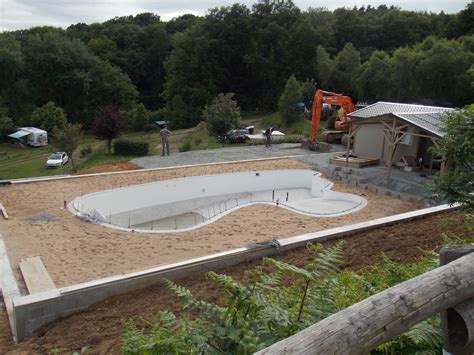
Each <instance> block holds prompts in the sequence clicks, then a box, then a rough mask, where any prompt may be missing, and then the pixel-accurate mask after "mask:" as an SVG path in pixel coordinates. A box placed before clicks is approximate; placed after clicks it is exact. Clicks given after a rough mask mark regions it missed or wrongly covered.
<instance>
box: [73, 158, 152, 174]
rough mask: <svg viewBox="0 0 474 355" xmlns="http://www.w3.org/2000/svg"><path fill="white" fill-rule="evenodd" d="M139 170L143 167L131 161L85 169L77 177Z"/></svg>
mask: <svg viewBox="0 0 474 355" xmlns="http://www.w3.org/2000/svg"><path fill="white" fill-rule="evenodd" d="M139 169H143V167H141V166H140V165H137V164H135V163H132V162H129V161H123V162H119V163H110V164H104V165H98V166H94V167H92V168H87V169H83V170H81V171H79V172H78V173H77V174H76V175H85V174H97V173H110V172H113V171H126V170H139Z"/></svg>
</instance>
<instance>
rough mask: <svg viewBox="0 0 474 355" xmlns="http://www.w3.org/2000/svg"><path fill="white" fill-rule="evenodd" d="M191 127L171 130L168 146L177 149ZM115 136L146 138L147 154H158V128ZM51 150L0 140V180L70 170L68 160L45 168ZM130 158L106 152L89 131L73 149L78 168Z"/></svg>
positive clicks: (159, 143) (61, 172) (54, 173)
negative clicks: (60, 164) (88, 151)
mask: <svg viewBox="0 0 474 355" xmlns="http://www.w3.org/2000/svg"><path fill="white" fill-rule="evenodd" d="M192 131H193V129H192V128H191V129H183V130H176V131H174V132H173V135H172V136H171V139H170V145H171V150H172V151H176V152H177V151H178V146H179V145H180V144H181V142H182V141H183V139H184V138H185V137H186V136H187V135H188V134H189V133H190V132H192ZM119 139H130V140H137V141H141V142H148V143H149V144H150V152H149V155H157V154H161V140H160V135H159V131H158V130H155V131H151V132H145V133H144V132H139V133H135V132H134V133H127V134H124V135H122V136H121V137H120V138H119ZM112 144H113V142H112ZM85 148H90V150H91V153H90V154H88V155H85V156H82V155H81V150H83V149H85ZM54 151H55V150H54V148H53V146H52V145H48V146H46V147H39V148H33V147H26V148H23V149H18V148H14V147H12V146H11V145H10V144H8V143H0V180H7V179H18V178H25V177H33V176H51V175H62V174H71V173H72V164H71V163H70V162H69V163H68V164H66V165H65V166H63V167H61V168H55V169H47V168H46V167H45V163H46V160H47V158H48V156H49V155H50V154H51V153H52V152H54ZM133 158H136V157H135V156H123V155H114V154H109V153H108V151H107V143H106V141H103V140H99V139H97V138H95V137H94V136H92V135H90V134H86V135H84V141H83V142H82V144H81V145H80V146H79V147H78V148H77V150H76V152H75V153H74V160H75V162H76V164H77V166H78V170H79V171H80V170H81V169H86V168H90V167H93V166H97V165H103V164H109V163H117V162H122V161H129V160H131V159H133Z"/></svg>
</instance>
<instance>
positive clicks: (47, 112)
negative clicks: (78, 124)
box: [30, 101, 67, 133]
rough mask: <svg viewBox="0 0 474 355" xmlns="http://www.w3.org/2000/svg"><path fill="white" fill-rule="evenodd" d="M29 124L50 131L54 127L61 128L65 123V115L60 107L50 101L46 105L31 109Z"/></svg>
mask: <svg viewBox="0 0 474 355" xmlns="http://www.w3.org/2000/svg"><path fill="white" fill-rule="evenodd" d="M30 121H31V124H32V125H34V126H37V127H39V128H42V129H44V130H45V131H46V132H49V133H52V132H53V131H54V129H55V128H57V129H59V130H61V129H63V128H64V127H65V126H66V124H67V119H66V115H65V113H64V110H63V109H62V108H61V107H58V106H56V105H55V104H54V102H52V101H50V102H48V103H47V104H46V105H43V106H41V107H38V108H37V109H35V110H34V111H33V113H32V114H31V118H30Z"/></svg>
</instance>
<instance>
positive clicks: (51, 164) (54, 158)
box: [46, 152, 69, 168]
mask: <svg viewBox="0 0 474 355" xmlns="http://www.w3.org/2000/svg"><path fill="white" fill-rule="evenodd" d="M68 161H69V157H68V156H67V154H66V153H64V152H57V153H54V154H51V155H50V156H49V157H48V160H47V161H46V167H47V168H59V167H61V166H63V165H65V164H67V162H68Z"/></svg>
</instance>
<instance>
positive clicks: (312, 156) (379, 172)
mask: <svg viewBox="0 0 474 355" xmlns="http://www.w3.org/2000/svg"><path fill="white" fill-rule="evenodd" d="M343 153H345V147H344V146H342V145H336V144H335V145H332V147H331V152H329V153H318V152H312V151H309V150H306V149H302V148H301V145H300V144H297V143H284V144H276V145H273V146H272V147H270V148H266V147H265V146H263V145H254V146H243V145H241V146H232V147H224V148H218V149H208V150H195V151H189V152H182V153H174V154H172V155H171V156H165V157H162V156H148V157H143V158H137V159H133V160H132V162H133V163H135V164H138V165H140V166H142V167H144V168H164V167H173V166H182V165H199V164H207V163H219V162H228V161H238V160H247V159H261V158H275V157H289V158H290V159H294V160H297V161H300V162H303V163H306V164H309V165H311V166H313V167H314V168H315V169H316V170H322V171H324V169H325V168H327V167H328V166H329V158H331V157H332V156H337V155H340V154H343ZM351 170H352V174H354V175H359V176H363V177H365V178H367V183H368V184H372V185H376V186H380V187H385V188H389V189H390V190H394V191H398V192H402V193H406V194H414V195H418V196H422V197H424V198H425V199H426V200H429V199H432V198H433V193H432V192H431V191H429V190H427V189H426V188H425V187H424V186H423V184H432V183H433V180H432V179H430V178H429V177H426V175H429V174H428V172H427V171H424V172H419V171H418V172H409V171H404V170H399V169H395V168H393V169H392V176H391V181H390V186H387V167H386V166H382V165H378V166H370V167H364V168H360V169H351Z"/></svg>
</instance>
